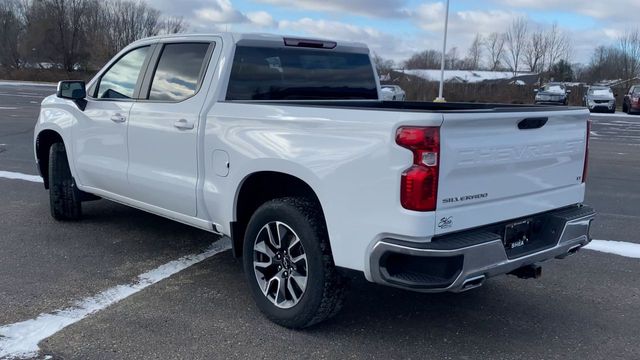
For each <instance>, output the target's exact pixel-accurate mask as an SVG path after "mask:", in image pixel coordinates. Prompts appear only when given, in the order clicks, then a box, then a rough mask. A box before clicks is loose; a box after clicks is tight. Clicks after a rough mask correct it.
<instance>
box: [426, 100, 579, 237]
mask: <svg viewBox="0 0 640 360" xmlns="http://www.w3.org/2000/svg"><path fill="white" fill-rule="evenodd" d="M587 119H588V112H587V111H586V110H563V111H548V112H486V113H481V112H474V113H447V114H444V122H443V125H442V128H441V137H442V140H441V162H440V176H439V187H438V205H437V211H436V214H437V219H436V233H445V232H450V231H455V230H461V229H466V228H472V227H475V226H480V225H485V224H490V223H495V222H500V221H503V220H507V219H514V218H517V217H521V216H526V215H529V214H534V213H539V212H544V211H548V210H551V209H555V208H559V207H563V206H568V205H572V204H575V203H579V202H582V200H583V196H584V184H583V170H584V162H585V146H586V135H587V134H586V131H587Z"/></svg>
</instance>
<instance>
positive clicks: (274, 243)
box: [253, 221, 308, 309]
mask: <svg viewBox="0 0 640 360" xmlns="http://www.w3.org/2000/svg"><path fill="white" fill-rule="evenodd" d="M307 266H308V264H307V255H306V253H305V251H304V247H303V246H302V242H301V241H300V238H299V237H298V235H297V234H296V233H295V231H293V229H291V227H290V226H289V225H287V224H285V223H283V222H280V221H272V222H269V223H267V224H266V225H264V226H263V227H262V228H261V229H260V231H259V232H258V235H257V236H256V239H255V241H254V245H253V271H254V274H255V277H256V280H257V282H258V286H259V287H260V290H261V291H262V293H263V295H264V296H265V297H266V298H267V299H269V301H271V303H273V304H274V305H275V306H277V307H279V308H281V309H288V308H291V307H293V306H295V305H297V304H298V303H299V302H300V300H301V299H302V296H303V295H304V293H305V290H306V288H307V280H308V271H307Z"/></svg>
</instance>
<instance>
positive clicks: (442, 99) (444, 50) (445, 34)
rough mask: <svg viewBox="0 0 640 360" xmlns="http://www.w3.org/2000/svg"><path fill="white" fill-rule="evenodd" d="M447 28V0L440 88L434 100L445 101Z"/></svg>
mask: <svg viewBox="0 0 640 360" xmlns="http://www.w3.org/2000/svg"><path fill="white" fill-rule="evenodd" d="M448 29H449V0H447V9H446V11H445V15H444V39H443V40H442V60H441V63H440V90H439V91H438V97H437V98H436V99H435V100H434V102H446V100H445V99H444V96H443V95H442V92H443V90H444V63H445V54H446V52H447V31H448Z"/></svg>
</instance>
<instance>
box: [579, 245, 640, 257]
mask: <svg viewBox="0 0 640 360" xmlns="http://www.w3.org/2000/svg"><path fill="white" fill-rule="evenodd" d="M584 248H585V249H589V250H594V251H600V252H604V253H608V254H615V255H620V256H625V257H630V258H636V259H640V244H636V243H630V242H626V241H611V240H591V242H590V243H589V245H587V246H585V247H584Z"/></svg>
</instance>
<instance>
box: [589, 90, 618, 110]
mask: <svg viewBox="0 0 640 360" xmlns="http://www.w3.org/2000/svg"><path fill="white" fill-rule="evenodd" d="M584 106H585V107H587V108H588V109H589V111H591V112H594V111H606V112H610V113H615V112H616V97H615V95H614V93H613V91H612V90H611V88H610V87H608V86H599V85H594V86H590V87H589V89H588V90H587V93H586V94H585V95H584Z"/></svg>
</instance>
